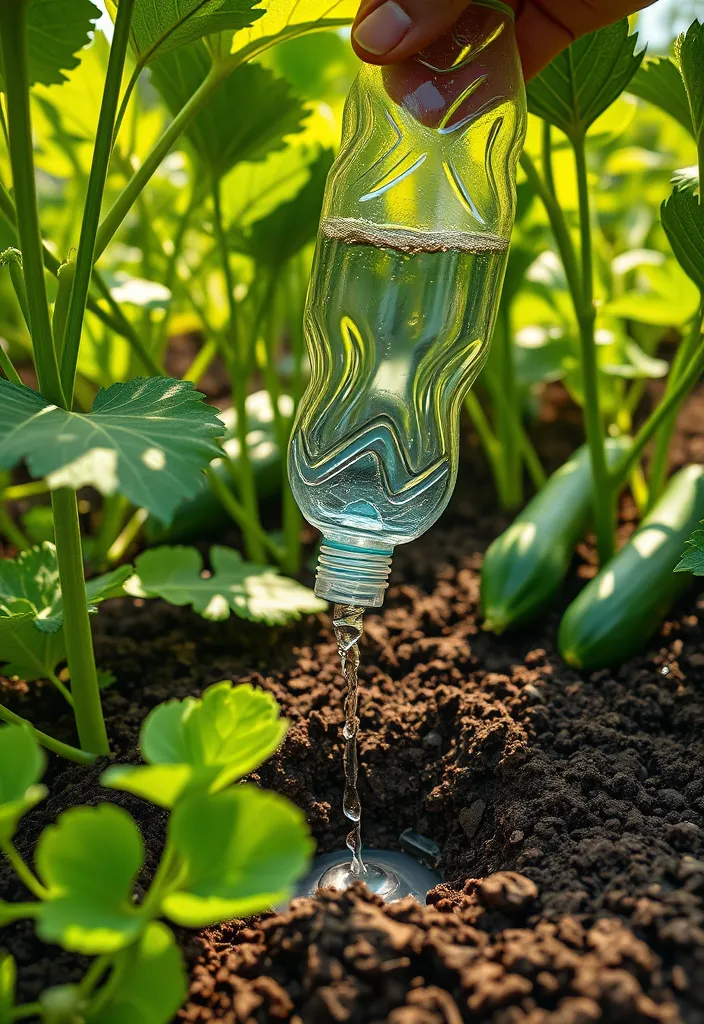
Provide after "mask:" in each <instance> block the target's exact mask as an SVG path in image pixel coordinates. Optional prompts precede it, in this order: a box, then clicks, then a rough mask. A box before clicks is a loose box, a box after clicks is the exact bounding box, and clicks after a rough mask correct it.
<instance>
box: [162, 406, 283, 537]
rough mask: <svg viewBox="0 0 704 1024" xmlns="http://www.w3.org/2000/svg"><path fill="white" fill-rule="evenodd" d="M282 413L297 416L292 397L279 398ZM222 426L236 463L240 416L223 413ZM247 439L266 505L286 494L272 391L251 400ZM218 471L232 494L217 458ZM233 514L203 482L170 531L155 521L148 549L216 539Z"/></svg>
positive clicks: (259, 493) (179, 511)
mask: <svg viewBox="0 0 704 1024" xmlns="http://www.w3.org/2000/svg"><path fill="white" fill-rule="evenodd" d="M279 408H280V409H281V412H282V414H283V415H284V416H287V417H290V416H291V415H292V414H293V400H292V398H291V397H290V396H289V395H280V396H279ZM220 419H221V420H222V421H223V423H224V426H223V442H222V446H223V448H224V449H225V451H226V452H227V453H228V455H229V456H230V458H231V459H232V460H233V462H236V461H237V455H238V452H239V441H238V440H237V436H236V435H237V414H236V413H235V411H234V409H226V410H225V412H222V413H220ZM247 430H248V434H247V440H248V447H249V457H250V459H251V462H252V470H253V472H254V482H255V485H256V488H257V497H258V498H259V501H260V502H262V501H266V500H268V499H270V498H273V497H275V496H276V495H277V494H280V493H281V485H282V481H283V475H282V472H283V471H282V464H281V452H280V451H279V446H278V443H277V439H276V430H275V427H274V414H273V411H272V405H271V398H270V396H269V392H268V391H256V392H254V394H251V395H248V396H247ZM213 469H214V470H215V472H216V473H217V474H218V476H219V477H220V479H221V480H222V481H223V482H224V483H226V484H227V486H228V487H229V488H230V490H232V491H233V493H235V494H236V493H237V491H236V485H235V483H234V481H233V479H232V477H231V475H230V473H229V472H228V471H227V468H226V467H225V466H224V465H223V464H222V462H221V461H220V460H219V459H217V460H216V461H215V462H214V463H213ZM231 522H232V520H231V519H230V517H229V515H228V513H227V512H226V511H225V509H224V508H223V506H222V505H221V504H220V502H219V501H218V499H217V498H216V497H215V495H214V494H213V492H212V491H211V489H210V487H209V486H208V483H207V481H206V479H205V477H203V483H202V486H201V489H200V490H199V492H198V493H197V494H196V496H195V497H194V498H191V499H190V500H188V501H184V502H183V503H182V504H181V505H180V506H179V507H178V509H177V510H176V514H175V516H174V518H173V520H172V521H171V523H170V524H169V525H168V526H164V525H163V524H162V523H160V522H159V520H158V519H155V518H154V517H153V516H150V517H149V519H148V520H147V522H146V526H145V535H146V538H147V542H148V543H149V544H182V543H184V542H187V541H192V540H198V539H199V538H203V537H206V538H207V537H211V536H212V535H213V533H215V532H217V531H218V530H220V529H222V528H224V527H225V526H227V524H228V523H231Z"/></svg>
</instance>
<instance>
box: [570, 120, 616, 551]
mask: <svg viewBox="0 0 704 1024" xmlns="http://www.w3.org/2000/svg"><path fill="white" fill-rule="evenodd" d="M572 147H573V149H574V155H575V164H576V168H577V188H578V192H579V229H580V237H581V242H582V303H581V305H580V309H579V311H578V314H577V318H578V321H579V340H580V348H581V361H582V385H583V388H584V418H585V427H586V434H587V444H588V445H589V453H590V457H591V466H592V480H593V490H592V502H593V506H594V526H595V529H596V539H597V549H598V552H599V564H600V565H602V566H603V565H606V563H607V562H608V561H609V560H610V559H611V558H612V557H613V553H614V542H615V526H616V523H615V520H616V507H615V500H614V497H613V495H612V492H611V486H610V479H609V470H608V466H607V463H606V450H605V447H604V443H605V435H604V422H603V419H602V416H601V409H600V405H599V368H598V364H597V354H596V342H595V340H594V326H595V323H596V310H595V308H594V267H593V254H592V228H591V216H590V210H589V187H588V180H587V161H586V152H585V138H584V135H582V136H580V137H579V138H574V139H573V140H572Z"/></svg>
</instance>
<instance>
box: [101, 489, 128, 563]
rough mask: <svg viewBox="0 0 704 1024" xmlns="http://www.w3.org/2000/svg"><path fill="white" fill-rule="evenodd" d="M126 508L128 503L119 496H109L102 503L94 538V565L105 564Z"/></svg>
mask: <svg viewBox="0 0 704 1024" xmlns="http://www.w3.org/2000/svg"><path fill="white" fill-rule="evenodd" d="M128 508H129V502H128V501H127V498H125V497H123V496H122V495H121V494H110V495H108V497H106V498H105V500H104V501H103V507H102V510H101V512H102V515H101V519H100V526H99V527H98V531H97V534H96V537H95V549H94V553H93V562H94V564H95V565H98V566H101V565H103V564H104V563H105V562H106V560H107V553H108V551H109V550H110V546H111V545H112V543H113V541H114V540H115V538H116V537H117V535H118V534H119V533H120V530H121V529H122V524H123V520H124V519H125V515H126V513H127V511H128Z"/></svg>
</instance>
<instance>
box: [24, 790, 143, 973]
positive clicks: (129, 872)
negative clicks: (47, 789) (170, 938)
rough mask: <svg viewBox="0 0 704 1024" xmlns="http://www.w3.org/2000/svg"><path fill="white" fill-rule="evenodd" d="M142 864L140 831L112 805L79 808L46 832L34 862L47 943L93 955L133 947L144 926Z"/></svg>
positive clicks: (39, 925) (39, 917)
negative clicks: (138, 884)
mask: <svg viewBox="0 0 704 1024" xmlns="http://www.w3.org/2000/svg"><path fill="white" fill-rule="evenodd" d="M143 860H144V844H143V842H142V837H141V836H140V833H139V830H138V828H137V826H136V825H135V823H134V821H133V820H132V818H131V817H130V816H129V814H128V813H127V812H126V811H123V810H122V808H120V807H115V806H113V805H112V804H100V806H98V807H75V808H73V809H72V810H70V811H66V812H65V813H64V814H62V815H61V816H60V818H59V819H58V821H57V823H56V824H55V825H49V827H48V828H46V829H44V831H43V832H42V835H41V838H40V840H39V844H38V846H37V853H36V857H35V862H36V866H37V873H38V875H39V877H40V879H41V881H42V882H43V884H44V885H45V887H46V889H47V897H46V899H45V900H44V901H43V902H42V904H41V908H40V909H39V912H38V914H37V932H38V933H39V936H40V938H41V939H43V940H44V942H58V943H59V944H60V945H62V946H63V947H64V949H68V950H71V951H72V952H76V953H85V954H87V955H95V954H99V953H115V952H117V951H118V950H120V949H123V948H124V947H125V946H129V945H130V944H131V943H132V942H134V941H135V939H136V938H137V937H138V935H139V933H140V932H141V931H142V929H143V928H144V927H145V925H146V923H147V922H146V919H145V918H144V917H143V916H142V915H140V913H139V911H138V910H137V909H135V908H134V906H133V905H132V891H133V886H134V880H135V877H136V875H137V872H138V871H139V869H140V868H141V866H142V862H143Z"/></svg>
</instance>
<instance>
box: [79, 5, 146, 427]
mask: <svg viewBox="0 0 704 1024" xmlns="http://www.w3.org/2000/svg"><path fill="white" fill-rule="evenodd" d="M134 3H135V0H120V5H119V7H118V10H117V17H116V19H115V32H114V35H113V40H112V45H111V47H110V58H109V60H108V69H107V75H106V78H105V88H104V90H103V99H102V102H101V105H100V116H99V118H98V128H97V132H96V137H95V148H94V150H93V161H92V164H91V169H90V177H89V179H88V192H87V195H86V202H85V207H84V210H83V221H82V224H81V236H80V240H79V243H78V255H77V256H76V275H75V280H74V283H73V289H72V291H71V300H70V302H69V307H68V316H67V318H66V330H65V336H64V345H63V353H62V357H61V381H62V385H63V389H64V392H65V394H66V397H67V399H68V403H69V407H70V404H71V400H72V398H73V388H74V382H75V379H76V366H77V365H78V350H79V348H80V344H81V331H82V328H83V318H84V316H85V311H86V302H87V300H88V292H89V290H90V282H91V275H92V272H93V263H94V262H95V259H96V258H97V255H99V253H96V238H97V235H98V226H99V224H100V207H101V205H102V200H103V192H104V191H105V182H106V180H107V174H108V165H109V163H110V154H111V152H112V133H113V127H114V125H115V114H116V112H117V104H118V100H119V97H120V85H121V83H122V71H123V68H124V66H125V58H126V56H127V46H128V44H129V30H130V22H131V21H132V10H133V8H134Z"/></svg>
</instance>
